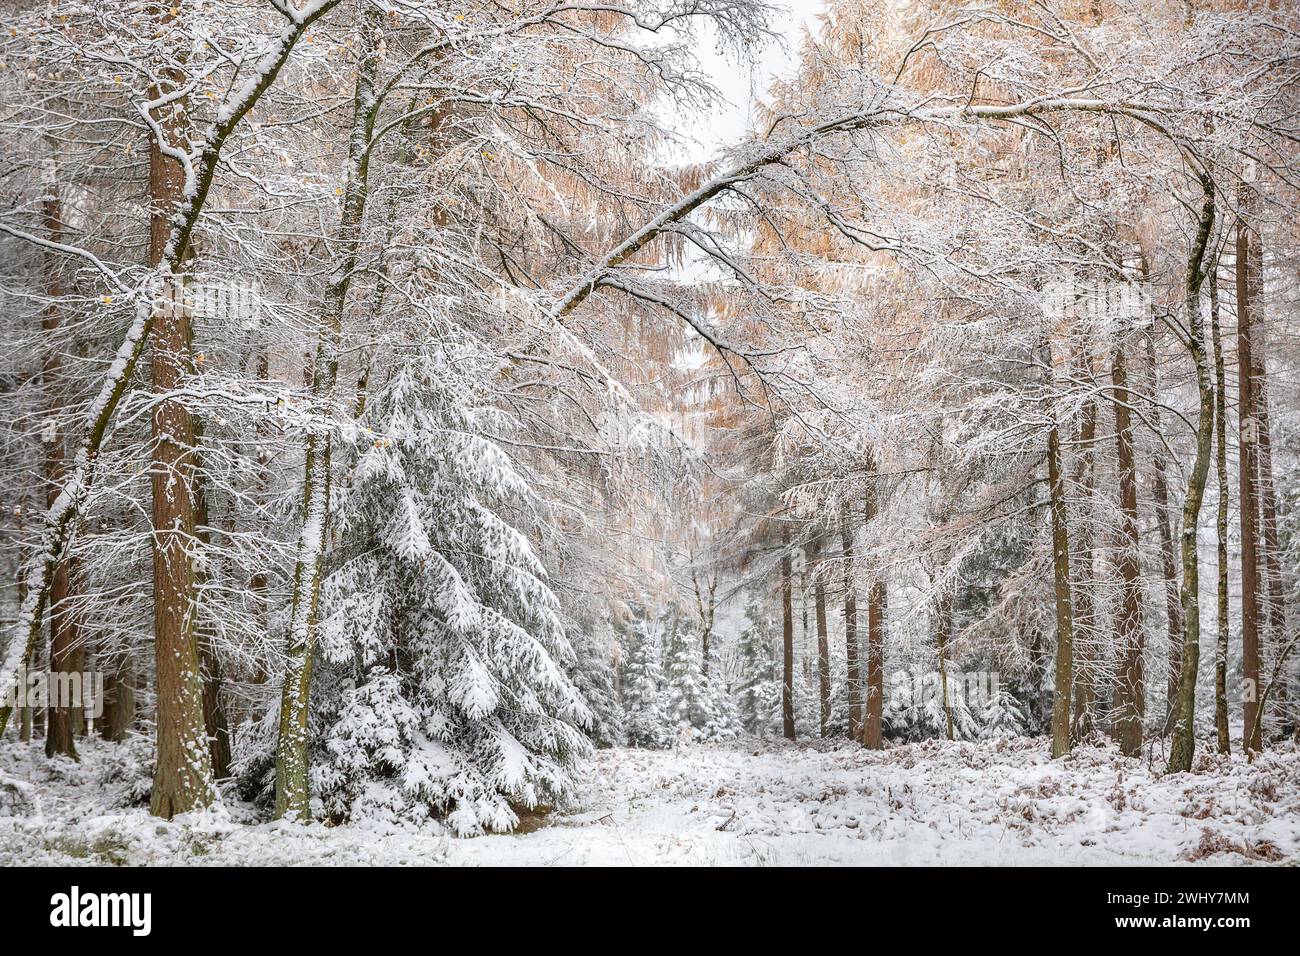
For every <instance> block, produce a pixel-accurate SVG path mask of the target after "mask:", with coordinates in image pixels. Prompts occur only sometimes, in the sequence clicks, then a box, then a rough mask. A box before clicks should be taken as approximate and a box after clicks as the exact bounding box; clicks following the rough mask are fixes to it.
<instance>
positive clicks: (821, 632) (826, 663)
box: [811, 542, 831, 737]
mask: <svg viewBox="0 0 1300 956" xmlns="http://www.w3.org/2000/svg"><path fill="white" fill-rule="evenodd" d="M819 554H821V544H820V543H819V542H814V543H813V545H812V546H811V558H812V560H813V562H814V564H813V604H814V606H815V616H816V618H817V689H818V699H819V700H820V702H821V713H820V717H821V719H820V722H819V727H820V730H821V735H822V736H823V737H825V736H828V735H829V733H830V723H831V645H830V632H829V629H828V627H827V623H826V581H825V579H824V578H823V577H822V573H821V566H820V562H817V556H818V555H819Z"/></svg>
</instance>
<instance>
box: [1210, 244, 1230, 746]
mask: <svg viewBox="0 0 1300 956" xmlns="http://www.w3.org/2000/svg"><path fill="white" fill-rule="evenodd" d="M1218 265H1219V264H1218V259H1217V257H1216V258H1215V261H1214V264H1213V265H1212V266H1211V267H1210V338H1211V341H1212V343H1213V347H1214V436H1215V442H1216V445H1215V456H1214V465H1215V472H1216V475H1217V477H1218V483H1219V507H1218V511H1217V513H1216V514H1215V521H1214V531H1215V542H1216V557H1217V559H1218V569H1217V570H1218V621H1217V624H1218V641H1217V642H1216V644H1215V650H1214V729H1215V732H1216V733H1217V735H1218V744H1219V753H1221V754H1226V753H1229V752H1230V751H1231V750H1232V743H1231V741H1230V740H1229V737H1228V429H1227V421H1226V419H1227V413H1228V409H1227V404H1228V402H1227V390H1226V388H1225V385H1224V379H1225V378H1226V376H1225V371H1224V364H1223V337H1222V335H1221V333H1220V330H1219V277H1218V271H1219V268H1218Z"/></svg>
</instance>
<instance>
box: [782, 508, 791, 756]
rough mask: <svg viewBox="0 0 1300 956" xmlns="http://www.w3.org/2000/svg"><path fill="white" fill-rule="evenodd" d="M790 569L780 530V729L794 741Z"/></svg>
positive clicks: (787, 535)
mask: <svg viewBox="0 0 1300 956" xmlns="http://www.w3.org/2000/svg"><path fill="white" fill-rule="evenodd" d="M790 579H791V569H790V529H789V528H788V527H786V526H785V525H782V527H781V729H782V732H783V733H784V734H785V737H786V739H787V740H794V598H793V595H792V593H791V591H792V588H793V583H792V581H791V580H790Z"/></svg>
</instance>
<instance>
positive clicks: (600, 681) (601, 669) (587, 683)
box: [569, 633, 626, 747]
mask: <svg viewBox="0 0 1300 956" xmlns="http://www.w3.org/2000/svg"><path fill="white" fill-rule="evenodd" d="M573 650H574V660H573V664H572V666H571V667H570V668H569V674H570V679H571V680H572V681H573V685H574V686H575V687H576V688H577V689H578V694H579V695H580V696H581V698H582V700H583V701H584V702H585V703H586V705H587V708H588V709H589V710H590V711H591V724H590V726H588V728H587V736H588V737H590V738H591V742H592V743H594V744H595V745H596V746H597V747H618V746H621V745H622V744H623V742H624V740H625V739H626V730H625V728H624V719H625V718H624V714H623V705H622V704H621V703H620V701H619V699H618V695H617V694H616V693H615V692H614V667H613V665H612V664H611V663H610V660H609V655H608V654H607V653H606V652H605V651H604V649H603V648H602V646H601V644H600V642H599V641H598V639H597V638H596V636H595V635H592V634H589V633H577V634H575V635H574V638H573Z"/></svg>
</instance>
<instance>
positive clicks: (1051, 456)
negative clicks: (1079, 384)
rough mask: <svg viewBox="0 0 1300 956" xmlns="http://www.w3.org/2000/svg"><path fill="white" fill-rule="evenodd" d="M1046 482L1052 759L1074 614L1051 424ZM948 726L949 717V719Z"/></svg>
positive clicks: (1058, 749)
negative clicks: (1052, 630) (1052, 628)
mask: <svg viewBox="0 0 1300 956" xmlns="http://www.w3.org/2000/svg"><path fill="white" fill-rule="evenodd" d="M1047 480H1048V484H1049V485H1050V499H1051V511H1052V570H1053V576H1054V578H1055V585H1056V587H1055V592H1056V680H1055V684H1054V694H1053V697H1052V756H1053V757H1060V756H1062V755H1063V754H1066V753H1069V751H1070V690H1071V688H1072V686H1073V684H1074V612H1073V609H1072V607H1071V600H1070V533H1069V529H1068V527H1067V525H1066V515H1065V481H1064V478H1063V475H1062V471H1061V439H1060V432H1059V429H1058V428H1057V425H1056V424H1055V422H1053V424H1052V427H1051V429H1050V430H1049V431H1048V433H1047ZM949 723H951V718H949Z"/></svg>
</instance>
